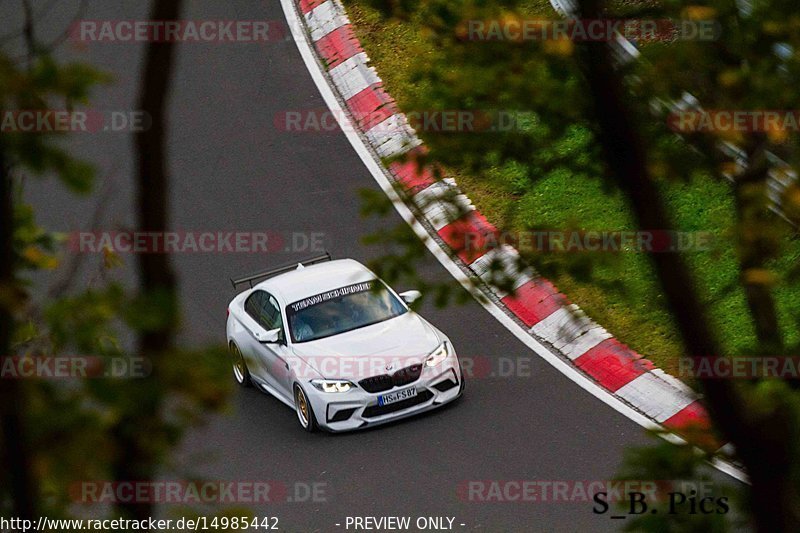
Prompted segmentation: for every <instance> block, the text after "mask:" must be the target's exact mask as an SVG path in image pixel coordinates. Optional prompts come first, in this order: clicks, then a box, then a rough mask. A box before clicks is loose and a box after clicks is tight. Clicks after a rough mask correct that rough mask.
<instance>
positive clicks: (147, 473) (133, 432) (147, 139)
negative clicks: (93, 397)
mask: <svg viewBox="0 0 800 533" xmlns="http://www.w3.org/2000/svg"><path fill="white" fill-rule="evenodd" d="M181 5H182V1H181V0H154V2H153V6H152V9H151V13H150V19H151V20H177V19H178V18H179V16H180V13H181ZM174 56H175V44H174V43H171V42H164V43H155V42H153V43H149V44H148V46H147V52H146V55H145V62H144V72H143V75H142V81H141V86H140V90H139V104H138V107H139V110H141V111H144V112H146V113H147V114H148V115H149V117H150V118H151V120H152V124H151V126H150V128H148V129H147V130H146V131H142V132H138V133H137V134H136V139H135V144H136V153H137V169H136V170H137V183H136V190H137V198H136V201H137V204H136V205H137V214H138V223H137V228H138V230H140V231H148V232H164V231H166V230H167V229H168V226H169V179H168V172H167V163H168V161H167V154H166V134H165V129H166V112H167V98H168V95H169V89H170V77H171V73H172V67H173V63H174ZM138 266H139V277H140V285H141V292H142V295H143V296H144V297H145V298H146V299H147V300H148V301H149V302H153V301H157V302H159V305H161V306H163V307H164V309H163V310H162V311H166V312H167V313H166V315H167V317H168V318H167V320H166V322H165V323H164V324H162V325H160V326H159V327H158V328H155V329H153V330H147V331H142V332H140V334H139V337H138V350H139V354H140V355H142V356H144V357H146V358H148V359H149V360H150V361H151V362H152V368H153V373H152V375H151V376H150V377H149V378H148V379H144V380H140V382H141V383H139V384H137V386H136V387H135V388H134V390H135V391H136V405H135V406H132V408H130V411H129V412H128V414H127V416H126V417H125V418H124V419H123V420H122V421H121V422H120V424H119V425H118V426H117V428H116V431H115V437H116V440H117V443H118V445H119V446H120V454H119V457H118V458H117V460H116V462H115V465H114V477H115V479H116V480H118V481H136V482H146V481H149V480H152V479H153V478H154V476H155V475H156V474H157V467H158V463H159V459H160V453H161V452H162V450H160V449H159V448H158V445H159V444H162V445H163V437H164V428H163V422H162V413H161V409H162V408H163V397H164V394H163V387H162V386H161V385H160V384H159V380H160V373H159V367H160V364H159V361H160V360H162V359H163V357H165V356H166V355H167V354H168V352H169V351H170V350H171V349H172V347H173V342H174V335H175V328H176V324H177V286H176V285H177V283H176V277H175V274H174V272H173V269H172V265H171V260H170V257H169V255H167V254H159V253H143V254H140V255H139V256H138ZM151 437H154V438H155V439H156V442H155V444H154V442H153V441H152V439H151ZM159 439H161V442H159ZM119 509H120V511H121V512H122V513H123V514H125V515H128V516H133V517H135V518H138V519H144V518H147V517H149V516H152V514H153V512H152V511H153V509H152V504H151V503H149V502H133V503H128V504H120V505H119Z"/></svg>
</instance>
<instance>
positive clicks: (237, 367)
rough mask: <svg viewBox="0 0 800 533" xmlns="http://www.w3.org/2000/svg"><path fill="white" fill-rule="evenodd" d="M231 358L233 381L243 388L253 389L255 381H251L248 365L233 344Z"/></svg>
mask: <svg viewBox="0 0 800 533" xmlns="http://www.w3.org/2000/svg"><path fill="white" fill-rule="evenodd" d="M231 358H232V359H233V379H235V380H236V383H238V384H239V385H240V386H242V387H252V386H253V380H251V379H250V371H249V370H248V369H247V363H246V362H245V360H244V357H243V356H242V352H241V350H239V347H238V346H236V343H233V342H232V343H231Z"/></svg>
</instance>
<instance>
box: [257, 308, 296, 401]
mask: <svg viewBox="0 0 800 533" xmlns="http://www.w3.org/2000/svg"><path fill="white" fill-rule="evenodd" d="M259 302H260V304H261V314H260V317H259V320H258V322H259V323H260V324H261V326H262V327H263V328H264V329H265V330H267V331H273V330H279V331H280V333H279V341H278V342H275V343H259V350H258V358H259V362H258V363H257V364H258V365H259V367H260V368H261V369H263V372H264V377H265V379H266V380H267V383H268V384H269V386H270V387H272V388H273V389H275V390H276V391H277V392H278V393H279V394H281V395H283V396H284V397H285V398H286V399H288V400H290V401H291V398H292V394H291V376H290V371H289V362H288V357H289V356H290V354H289V350H288V348H287V346H286V328H285V327H284V324H283V317H282V315H281V309H280V304H279V303H278V300H277V299H275V297H274V296H272V295H271V294H269V293H268V292H263V294H262V297H261V299H260V300H259Z"/></svg>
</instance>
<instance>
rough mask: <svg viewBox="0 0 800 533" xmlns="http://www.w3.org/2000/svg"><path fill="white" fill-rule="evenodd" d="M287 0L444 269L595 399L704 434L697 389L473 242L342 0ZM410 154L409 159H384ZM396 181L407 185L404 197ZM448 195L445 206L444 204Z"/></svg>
mask: <svg viewBox="0 0 800 533" xmlns="http://www.w3.org/2000/svg"><path fill="white" fill-rule="evenodd" d="M281 4H282V6H283V9H284V13H285V14H286V17H287V20H288V22H289V26H290V28H291V29H292V32H293V34H294V39H295V42H296V43H297V45H298V48H299V50H300V53H301V55H302V56H303V59H304V61H305V62H306V65H307V67H308V68H309V72H310V73H311V75H312V77H313V78H314V80H315V82H316V84H317V86H318V88H319V89H320V92H321V93H322V96H323V98H324V99H325V100H326V103H327V104H328V106H329V107H330V108H331V110H332V111H334V115H335V116H336V117H337V120H339V122H340V126H341V128H342V131H343V132H344V133H345V135H346V136H347V137H348V139H349V140H350V142H351V144H353V146H354V148H355V149H356V152H358V153H359V155H360V156H361V159H362V161H363V162H364V163H365V165H366V166H367V168H368V169H369V170H370V171H371V173H372V175H373V177H374V178H375V179H376V180H377V181H378V182H379V184H381V186H382V187H383V189H384V191H385V192H386V193H387V195H389V197H390V198H391V199H392V200H393V202H394V204H395V208H396V209H397V211H398V212H399V213H400V215H401V216H402V217H403V218H404V219H405V220H406V222H408V223H409V225H411V227H412V229H414V231H415V232H416V233H417V235H419V236H420V237H423V238H424V237H433V238H432V239H430V238H428V239H424V240H425V242H426V246H428V248H429V249H430V250H431V251H432V252H433V253H434V255H435V256H436V257H437V259H438V260H439V261H440V262H441V263H442V264H443V265H444V266H445V268H447V269H448V270H449V271H450V273H451V274H452V275H453V276H454V277H456V279H458V280H459V282H461V283H462V285H464V286H465V287H467V288H468V289H469V290H470V291H471V292H472V293H473V294H474V295H476V297H477V298H478V301H479V302H481V303H482V304H483V305H484V307H485V308H486V309H487V310H489V311H490V312H492V314H493V315H494V316H495V317H496V318H497V319H498V320H500V321H501V323H503V324H504V325H505V326H506V327H507V328H508V329H509V330H510V331H512V333H514V334H515V335H516V336H517V337H518V338H520V339H521V340H523V342H525V343H526V344H528V346H530V347H531V348H532V349H534V351H536V352H537V354H539V355H540V356H542V357H543V358H544V359H546V360H547V361H548V362H550V363H551V364H552V365H553V366H555V367H556V368H557V369H558V370H559V371H561V372H562V373H564V374H565V375H567V377H569V378H570V379H572V380H573V381H574V382H576V383H577V384H579V385H580V386H581V387H583V388H584V389H586V390H587V391H589V392H590V393H592V394H593V395H594V396H595V397H597V398H599V399H601V400H602V401H604V402H605V403H606V404H608V405H610V406H612V407H613V408H615V409H616V410H617V411H619V412H621V413H623V414H625V415H626V416H627V417H628V418H630V419H632V420H634V421H636V422H637V423H639V424H640V425H642V426H644V427H646V428H648V429H661V430H663V429H665V428H666V429H667V430H668V432H670V433H667V434H666V435H665V438H668V439H669V440H672V441H675V442H685V440H684V439H683V438H681V437H678V436H677V435H682V436H689V435H691V436H694V435H698V434H703V433H704V432H705V430H707V429H708V428H709V418H708V415H707V413H706V411H705V409H704V408H703V406H702V404H701V402H700V400H699V398H698V395H697V394H696V393H695V392H694V391H692V390H691V389H690V388H689V387H687V386H686V385H685V384H683V383H682V382H681V381H680V380H678V379H677V378H675V377H673V376H670V375H669V374H666V373H665V372H663V371H661V370H660V369H658V368H656V367H655V365H654V364H653V363H652V362H651V361H649V360H647V359H645V358H643V357H642V356H641V355H639V354H638V353H636V352H634V351H633V350H631V349H630V348H628V347H627V346H625V345H624V344H622V343H621V342H619V341H618V340H616V339H615V338H614V337H613V335H611V334H610V333H609V332H608V331H606V330H605V329H603V328H602V327H601V326H599V325H598V324H596V323H595V322H593V321H592V320H591V319H590V318H589V317H587V316H586V315H585V314H584V313H583V312H582V311H581V310H580V309H579V308H578V307H577V306H576V305H574V304H571V303H570V302H569V301H568V299H567V298H566V296H564V295H563V294H561V293H560V292H558V290H557V289H556V287H555V286H554V285H553V284H552V283H550V282H549V281H547V280H546V279H544V278H542V277H540V276H538V275H537V274H536V272H535V271H534V270H533V269H532V268H530V267H525V268H521V267H520V266H519V261H518V259H517V258H518V256H519V253H518V252H517V250H515V249H514V248H513V247H510V246H508V245H503V246H500V247H498V248H495V249H490V247H488V246H481V244H482V243H481V242H480V240H481V239H480V238H478V239H477V240H478V242H476V237H475V236H476V235H477V236H483V238H484V239H485V240H486V241H487V242H491V240H493V236H496V234H497V231H498V230H497V229H496V228H495V227H494V226H493V225H492V224H491V223H490V222H489V221H488V220H487V219H486V217H484V216H483V215H482V214H481V213H480V212H479V211H477V210H476V208H475V207H474V206H473V205H472V203H471V202H470V200H469V198H467V197H466V196H465V195H464V194H463V193H462V192H461V191H460V190H459V189H458V187H457V185H456V183H455V181H454V180H452V179H450V178H446V179H444V180H440V181H437V180H436V179H435V177H434V172H433V171H432V169H431V168H425V167H423V168H422V169H420V168H419V165H417V164H416V163H415V162H414V161H413V159H414V158H413V156H414V154H415V153H417V152H418V151H423V150H425V148H424V146H422V141H421V140H420V139H419V137H417V135H416V133H415V132H414V130H413V128H411V126H410V125H409V123H408V119H407V118H406V116H405V115H404V114H402V113H401V112H400V111H399V109H398V106H397V104H396V103H395V101H394V100H393V99H392V97H391V96H390V95H389V94H388V93H387V92H386V91H385V90H384V89H383V86H382V82H381V79H380V77H379V76H378V74H377V72H376V71H375V69H374V68H373V67H371V66H370V65H369V57H368V56H367V54H366V53H365V52H364V50H363V49H362V47H361V45H360V43H359V42H358V40H357V39H356V37H355V34H354V32H353V28H352V26H351V24H350V21H349V19H348V18H347V14H346V12H345V9H344V7H343V6H342V4H341V3H340V2H339V1H338V0H325V1H321V0H281ZM301 20H302V24H301V23H300V21H301ZM342 111H347V112H342ZM404 154H407V155H409V156H411V157H409V158H407V160H406V161H404V162H393V163H390V164H388V165H384V164H383V163H382V159H384V158H393V157H396V156H400V155H404ZM393 184H394V185H397V184H399V185H401V186H403V189H405V190H406V191H407V194H406V195H404V198H400V196H398V195H397V193H396V191H395V189H394V187H393V186H392V185H393ZM444 196H446V197H447V199H448V201H447V202H443V201H441V199H442V198H443V197H444ZM403 200H405V201H406V203H404V202H403ZM453 200H455V201H453ZM409 204H410V205H409ZM409 207H410V208H411V209H409ZM454 211H455V212H454ZM467 238H469V246H467V242H465V240H466V239H467ZM494 242H496V240H495V241H494ZM498 265H499V266H500V267H501V268H502V270H503V271H504V274H505V276H504V278H505V277H506V276H507V278H506V279H514V280H515V283H514V289H515V291H514V295H513V296H512V295H509V294H506V293H503V292H501V291H499V290H498V289H496V288H495V287H493V286H492V285H491V283H490V281H491V278H492V277H493V276H496V275H497V273H496V267H497V266H498ZM490 266H491V267H494V268H490ZM495 279H496V278H495ZM479 280H480V281H482V282H483V283H480V281H479ZM476 282H477V283H476ZM481 296H482V298H481ZM487 299H488V301H487ZM587 378H588V379H587ZM701 440H703V439H701ZM692 443H693V444H697V445H702V446H703V447H705V448H707V449H708V448H718V447H719V445H718V444H717V443H712V442H711V441H710V440H709V439H705V442H697V439H694V438H693V439H692ZM714 464H715V466H716V467H717V468H719V469H720V470H722V471H724V472H726V473H728V474H730V475H732V476H733V477H735V478H737V479H740V480H744V479H745V478H746V476H745V474H744V473H743V472H742V471H741V470H739V469H738V468H736V467H735V466H733V465H730V464H729V463H727V462H724V461H720V460H716V461H715V462H714Z"/></svg>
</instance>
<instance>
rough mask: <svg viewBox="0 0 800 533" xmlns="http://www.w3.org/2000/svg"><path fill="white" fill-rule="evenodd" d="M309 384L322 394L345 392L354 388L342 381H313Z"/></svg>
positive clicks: (347, 382)
mask: <svg viewBox="0 0 800 533" xmlns="http://www.w3.org/2000/svg"><path fill="white" fill-rule="evenodd" d="M311 384H312V385H314V387H316V388H317V389H319V390H321V391H322V392H347V391H349V390H350V389H353V388H355V385H353V383H352V382H350V381H347V380H344V379H313V380H311Z"/></svg>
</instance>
